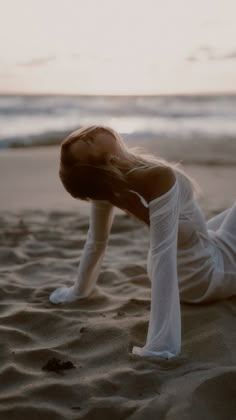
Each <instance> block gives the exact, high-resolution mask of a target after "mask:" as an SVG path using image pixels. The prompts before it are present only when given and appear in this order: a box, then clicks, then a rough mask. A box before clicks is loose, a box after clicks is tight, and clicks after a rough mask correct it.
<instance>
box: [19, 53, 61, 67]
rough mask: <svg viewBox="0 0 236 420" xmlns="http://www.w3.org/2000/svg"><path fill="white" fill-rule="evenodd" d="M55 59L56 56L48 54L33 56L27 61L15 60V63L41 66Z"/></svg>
mask: <svg viewBox="0 0 236 420" xmlns="http://www.w3.org/2000/svg"><path fill="white" fill-rule="evenodd" d="M55 60H56V56H55V55H50V56H47V57H41V58H33V59H32V60H29V61H21V62H17V65H18V66H21V67H41V66H45V65H47V64H48V63H51V62H52V61H55Z"/></svg>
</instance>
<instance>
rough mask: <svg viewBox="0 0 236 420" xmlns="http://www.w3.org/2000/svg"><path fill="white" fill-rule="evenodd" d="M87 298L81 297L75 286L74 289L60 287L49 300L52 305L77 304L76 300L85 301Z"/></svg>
mask: <svg viewBox="0 0 236 420" xmlns="http://www.w3.org/2000/svg"><path fill="white" fill-rule="evenodd" d="M85 298H86V296H82V297H81V296H79V295H77V294H76V293H75V290H74V286H72V287H59V288H58V289H56V290H54V292H52V293H51V294H50V296H49V300H50V302H51V303H54V304H59V303H71V302H75V301H76V300H81V299H85Z"/></svg>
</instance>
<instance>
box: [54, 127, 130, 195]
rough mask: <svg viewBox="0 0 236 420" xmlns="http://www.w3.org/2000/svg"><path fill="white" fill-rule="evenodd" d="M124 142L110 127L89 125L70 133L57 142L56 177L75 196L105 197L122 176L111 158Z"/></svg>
mask: <svg viewBox="0 0 236 420" xmlns="http://www.w3.org/2000/svg"><path fill="white" fill-rule="evenodd" d="M125 151H126V149H125V146H124V143H123V142H122V140H121V138H120V137H119V135H118V134H117V133H116V132H115V131H113V130H112V129H110V128H105V127H98V126H90V127H86V128H82V129H79V130H77V131H75V132H73V133H72V134H70V135H69V136H68V137H67V138H66V139H65V140H64V141H63V143H62V146H61V163H60V178H61V181H62V183H63V185H64V187H65V188H66V190H67V191H68V192H69V193H70V194H71V195H72V196H73V197H75V198H81V199H89V198H91V199H109V198H110V196H111V195H112V193H113V191H114V189H115V188H116V187H117V188H118V186H119V187H121V184H122V185H123V184H124V179H123V176H122V174H121V173H120V171H119V170H118V169H117V167H116V165H114V162H116V161H119V160H120V159H122V158H123V159H124V157H125Z"/></svg>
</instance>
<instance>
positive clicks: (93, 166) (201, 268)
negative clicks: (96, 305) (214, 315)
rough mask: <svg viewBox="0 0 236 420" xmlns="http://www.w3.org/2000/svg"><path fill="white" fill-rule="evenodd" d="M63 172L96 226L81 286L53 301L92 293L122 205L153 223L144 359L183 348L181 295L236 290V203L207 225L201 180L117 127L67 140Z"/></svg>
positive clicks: (210, 296)
mask: <svg viewBox="0 0 236 420" xmlns="http://www.w3.org/2000/svg"><path fill="white" fill-rule="evenodd" d="M60 177H61V180H62V183H63V185H64V186H65V188H66V190H67V191H68V192H69V193H70V194H71V195H72V196H73V197H75V198H80V199H82V200H91V215H90V227H89V231H88V236H87V240H86V244H85V247H84V250H83V254H82V258H81V261H80V265H79V270H78V275H77V279H76V281H75V284H74V285H73V286H72V287H69V288H65V287H63V288H59V289H56V290H55V291H54V292H53V293H52V294H51V296H50V301H51V302H52V303H69V302H72V301H75V300H79V299H82V298H85V297H88V296H89V295H90V293H91V292H92V290H93V288H94V286H95V283H96V280H97V277H98V274H99V269H100V267H101V263H102V259H103V255H104V251H105V247H106V243H107V240H108V236H109V232H110V228H111V225H112V220H113V207H114V206H116V207H119V208H120V209H123V210H124V211H125V212H127V213H130V214H131V215H133V216H135V217H136V218H137V219H139V220H140V221H141V222H144V223H145V224H147V225H149V227H150V250H149V254H148V274H149V277H150V280H151V311H150V321H149V327H148V334H147V340H146V344H145V346H144V347H142V348H139V347H134V348H133V353H135V354H138V355H140V356H160V357H164V358H170V357H173V356H176V355H178V354H179V353H180V349H181V315H180V299H181V300H182V301H184V302H191V303H201V302H209V301H213V300H217V299H222V298H227V297H230V296H232V295H235V294H236V206H234V207H233V208H232V209H230V210H227V211H225V212H223V213H222V214H220V215H218V216H216V217H214V218H213V219H211V220H210V221H208V223H207V224H206V223H205V221H204V217H203V214H202V212H201V210H200V208H199V206H198V204H197V202H196V199H195V190H196V188H195V185H194V182H193V180H192V179H191V178H190V177H188V176H187V175H186V174H185V173H184V172H183V170H181V168H180V167H179V166H177V165H173V164H170V163H167V162H165V161H163V160H160V159H156V158H154V157H150V156H144V155H138V154H137V153H135V152H134V151H132V150H129V149H128V148H127V147H126V146H125V144H124V143H123V141H122V139H121V138H120V136H119V135H118V134H117V133H116V132H115V131H113V130H112V129H110V128H104V127H97V126H91V127H88V128H83V129H80V130H77V131H75V132H74V133H72V134H71V135H70V136H69V137H68V138H67V139H66V140H65V141H64V142H63V144H62V148H61V166H60Z"/></svg>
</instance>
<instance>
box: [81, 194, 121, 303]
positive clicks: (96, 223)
mask: <svg viewBox="0 0 236 420" xmlns="http://www.w3.org/2000/svg"><path fill="white" fill-rule="evenodd" d="M113 216H114V208H113V206H112V205H111V204H109V203H107V202H106V201H93V202H92V203H91V210H90V223H89V230H88V235H87V240H86V243H85V246H84V249H83V253H82V256H81V260H80V264H79V269H78V274H77V279H76V281H75V286H74V293H75V294H76V295H78V296H80V297H86V296H88V295H89V294H90V293H91V291H92V290H93V288H94V286H95V284H96V281H97V278H98V275H99V271H100V267H101V264H102V260H103V256H104V252H105V248H106V245H107V242H108V237H109V233H110V229H111V226H112V222H113Z"/></svg>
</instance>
